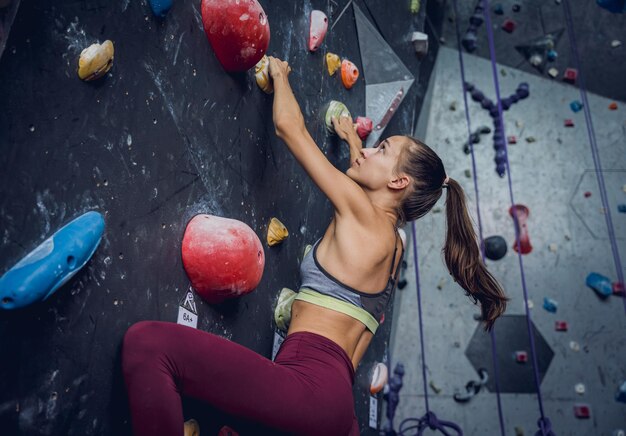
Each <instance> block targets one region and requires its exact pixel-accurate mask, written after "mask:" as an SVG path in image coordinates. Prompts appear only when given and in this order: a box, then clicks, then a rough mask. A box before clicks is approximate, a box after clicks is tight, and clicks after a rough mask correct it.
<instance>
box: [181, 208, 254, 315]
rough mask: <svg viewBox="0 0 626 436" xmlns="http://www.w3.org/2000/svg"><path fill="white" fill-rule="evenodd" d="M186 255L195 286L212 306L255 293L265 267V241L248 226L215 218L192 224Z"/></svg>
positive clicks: (198, 217) (185, 243) (187, 233)
mask: <svg viewBox="0 0 626 436" xmlns="http://www.w3.org/2000/svg"><path fill="white" fill-rule="evenodd" d="M182 255H183V267H184V268H185V271H186V272H187V276H188V277H189V280H190V281H191V285H192V286H193V288H194V289H195V290H196V292H198V294H200V296H201V297H202V298H204V299H205V300H206V301H207V302H209V303H220V302H222V301H224V300H225V299H227V298H233V297H239V296H241V295H245V294H248V293H250V292H252V291H253V290H254V289H255V288H256V287H257V285H258V284H259V282H260V281H261V277H262V275H263V268H264V266H265V253H263V246H262V245H261V241H260V240H259V237H258V236H257V235H256V233H254V231H253V230H252V229H251V228H250V227H249V226H248V225H247V224H245V223H242V222H241V221H237V220H233V219H228V218H221V217H217V216H213V215H196V216H195V217H193V218H192V219H191V221H189V223H188V224H187V228H186V229H185V234H184V236H183V246H182Z"/></svg>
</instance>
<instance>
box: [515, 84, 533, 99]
mask: <svg viewBox="0 0 626 436" xmlns="http://www.w3.org/2000/svg"><path fill="white" fill-rule="evenodd" d="M515 93H516V94H517V95H518V96H519V98H520V99H521V100H523V99H525V98H526V97H528V96H529V95H530V90H529V88H528V83H521V84H520V86H518V87H517V90H516V91H515Z"/></svg>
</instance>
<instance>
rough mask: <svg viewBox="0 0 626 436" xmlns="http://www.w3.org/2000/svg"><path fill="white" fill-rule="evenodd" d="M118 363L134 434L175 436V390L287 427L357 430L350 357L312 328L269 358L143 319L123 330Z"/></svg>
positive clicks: (305, 431)
mask: <svg viewBox="0 0 626 436" xmlns="http://www.w3.org/2000/svg"><path fill="white" fill-rule="evenodd" d="M122 369H123V371H124V379H125V382H126V389H127V390H128V397H129V402H130V411H131V415H132V423H133V431H134V433H135V435H137V436H146V435H151V436H156V435H167V436H175V435H182V434H183V410H182V404H181V395H186V396H189V397H193V398H196V399H199V400H202V401H204V402H206V403H209V404H210V405H211V406H213V407H215V408H217V409H219V410H221V411H222V412H226V413H228V414H231V415H234V416H239V417H242V418H245V419H247V420H249V421H253V422H258V423H260V424H262V425H263V426H266V427H270V428H275V429H276V430H281V431H283V432H287V433H292V434H298V435H338V436H339V435H342V436H345V435H358V434H359V425H358V422H357V419H356V416H355V414H354V399H353V396H352V384H353V383H354V368H353V367H352V362H351V361H350V358H349V357H348V355H347V354H346V352H345V351H344V350H343V349H342V348H341V347H340V346H339V345H337V344H336V343H335V342H333V341H331V340H330V339H328V338H325V337H324V336H321V335H317V334H315V333H310V332H298V333H293V334H291V335H289V336H288V337H287V339H285V342H283V344H282V346H281V348H280V350H279V352H278V355H277V356H276V359H275V361H274V362H272V361H271V360H269V359H267V358H266V357H263V356H261V355H260V354H258V353H255V352H254V351H252V350H250V349H248V348H246V347H244V346H242V345H239V344H237V343H235V342H232V341H229V340H228V339H225V338H223V337H220V336H216V335H214V334H211V333H207V332H204V331H201V330H196V329H193V328H191V327H186V326H182V325H178V324H174V323H167V322H158V321H143V322H139V323H137V324H135V325H133V326H132V327H130V328H129V329H128V331H127V332H126V335H125V337H124V346H123V351H122ZM235 430H237V429H235ZM203 436H206V435H203ZM209 436H213V435H209Z"/></svg>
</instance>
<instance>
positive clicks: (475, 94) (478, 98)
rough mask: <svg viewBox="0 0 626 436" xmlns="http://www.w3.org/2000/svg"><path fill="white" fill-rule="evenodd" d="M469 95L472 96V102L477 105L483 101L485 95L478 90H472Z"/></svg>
mask: <svg viewBox="0 0 626 436" xmlns="http://www.w3.org/2000/svg"><path fill="white" fill-rule="evenodd" d="M471 95H472V100H474V101H477V102H479V103H480V102H481V101H483V99H484V98H485V94H483V93H482V92H480V91H479V90H478V89H474V90H472V91H471Z"/></svg>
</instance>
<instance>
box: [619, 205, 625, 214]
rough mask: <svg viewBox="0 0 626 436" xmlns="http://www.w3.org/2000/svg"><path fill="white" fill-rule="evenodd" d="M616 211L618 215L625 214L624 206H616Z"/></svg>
mask: <svg viewBox="0 0 626 436" xmlns="http://www.w3.org/2000/svg"><path fill="white" fill-rule="evenodd" d="M617 211H618V212H619V213H626V204H618V205H617Z"/></svg>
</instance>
